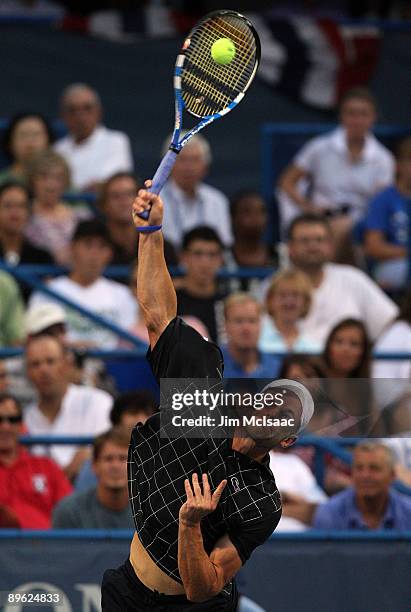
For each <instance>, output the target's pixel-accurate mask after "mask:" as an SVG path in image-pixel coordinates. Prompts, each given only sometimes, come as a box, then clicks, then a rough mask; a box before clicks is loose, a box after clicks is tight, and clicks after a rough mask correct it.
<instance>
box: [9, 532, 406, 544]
mask: <svg viewBox="0 0 411 612" xmlns="http://www.w3.org/2000/svg"><path fill="white" fill-rule="evenodd" d="M133 535H134V531H133V530H131V529H118V530H112V529H53V530H49V531H46V530H44V531H41V530H39V529H0V540H14V539H19V540H31V539H39V540H91V541H92V540H107V541H110V540H126V541H130V540H131V539H132V537H133ZM270 540H286V541H287V540H290V541H291V540H292V541H295V540H297V541H307V542H324V541H329V540H332V541H334V542H340V541H341V542H364V541H373V542H375V541H387V542H392V541H395V542H409V541H411V531H408V530H407V531H400V530H392V531H391V530H390V531H354V530H353V531H344V530H341V531H328V530H326V531H319V530H316V529H312V530H309V531H303V532H298V533H276V532H274V533H273V534H272V535H271V536H270Z"/></svg>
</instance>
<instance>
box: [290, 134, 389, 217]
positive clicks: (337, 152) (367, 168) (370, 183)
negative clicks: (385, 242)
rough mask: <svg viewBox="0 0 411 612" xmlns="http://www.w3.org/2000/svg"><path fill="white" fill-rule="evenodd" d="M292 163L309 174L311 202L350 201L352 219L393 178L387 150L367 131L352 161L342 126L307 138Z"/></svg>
mask: <svg viewBox="0 0 411 612" xmlns="http://www.w3.org/2000/svg"><path fill="white" fill-rule="evenodd" d="M293 163H294V165H296V166H297V167H298V168H301V169H302V170H304V171H305V172H306V173H307V174H308V175H309V176H310V177H311V182H312V192H311V195H310V200H311V201H312V202H313V203H314V204H315V205H317V206H319V207H325V208H338V207H339V206H342V205H344V204H350V205H351V206H352V207H353V209H354V210H353V211H352V212H351V216H352V217H353V218H354V219H355V220H359V219H360V218H362V217H363V216H364V214H365V212H366V209H367V205H368V201H369V199H370V198H371V197H372V196H373V195H374V194H375V193H377V192H378V191H381V190H382V189H383V188H384V187H386V186H387V185H390V184H391V183H392V182H393V180H394V169H395V162H394V158H393V156H392V154H391V153H390V151H389V150H388V149H387V148H386V147H384V145H382V144H381V143H380V142H379V141H378V140H377V139H376V138H375V136H373V134H371V133H370V134H368V136H367V137H366V140H365V145H364V148H363V151H362V154H361V157H360V159H359V160H358V161H356V162H353V161H352V159H351V158H350V154H349V151H348V147H347V141H346V134H345V130H344V128H342V127H338V128H337V129H335V130H333V131H332V132H329V133H328V134H325V135H323V136H317V137H316V138H313V139H312V140H310V141H309V142H308V143H307V144H306V145H305V146H304V147H303V148H302V149H301V150H300V151H299V153H298V154H297V155H296V157H295V158H294V162H293ZM299 212H300V213H301V209H299Z"/></svg>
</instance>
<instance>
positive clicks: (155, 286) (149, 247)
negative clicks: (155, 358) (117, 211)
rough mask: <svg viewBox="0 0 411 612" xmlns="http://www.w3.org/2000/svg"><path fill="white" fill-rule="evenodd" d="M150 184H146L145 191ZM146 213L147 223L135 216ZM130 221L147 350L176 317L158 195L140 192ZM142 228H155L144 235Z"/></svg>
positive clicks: (160, 203) (145, 191)
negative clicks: (135, 244) (134, 232)
mask: <svg viewBox="0 0 411 612" xmlns="http://www.w3.org/2000/svg"><path fill="white" fill-rule="evenodd" d="M150 185H151V182H150V181H146V187H150ZM144 211H149V212H150V214H149V217H148V219H146V220H145V219H142V218H141V217H140V216H139V215H140V214H141V213H143V212H144ZM133 221H134V224H135V226H136V229H137V230H138V231H140V239H139V247H138V268H137V299H138V303H139V306H140V308H141V312H142V315H143V318H144V323H145V325H146V327H147V330H148V335H149V338H150V346H151V348H153V347H154V345H155V344H156V342H157V340H158V339H159V337H160V336H161V334H162V333H163V331H164V329H165V328H166V327H167V325H168V324H169V323H170V321H172V319H174V317H175V316H176V314H177V298H176V292H175V290H174V286H173V282H172V280H171V277H170V274H169V272H168V269H167V265H166V262H165V259H164V239H163V234H162V232H161V224H162V221H163V202H162V200H161V198H160V197H159V196H158V195H155V194H153V193H150V192H149V191H147V190H146V189H140V191H139V192H138V194H137V197H136V199H135V200H134V203H133ZM144 228H152V229H153V228H158V229H154V231H152V230H150V231H149V232H146V231H144Z"/></svg>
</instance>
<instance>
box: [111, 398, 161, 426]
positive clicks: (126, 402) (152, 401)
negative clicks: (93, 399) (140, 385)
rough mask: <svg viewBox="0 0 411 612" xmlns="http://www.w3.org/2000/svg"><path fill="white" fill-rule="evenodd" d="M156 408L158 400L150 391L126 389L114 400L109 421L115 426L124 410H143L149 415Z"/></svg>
mask: <svg viewBox="0 0 411 612" xmlns="http://www.w3.org/2000/svg"><path fill="white" fill-rule="evenodd" d="M157 410H158V402H157V400H156V398H155V397H154V395H153V394H152V393H151V391H148V390H147V389H141V390H138V391H127V392H125V393H122V394H121V395H119V396H118V397H117V398H116V399H115V400H114V403H113V407H112V408H111V412H110V421H111V422H112V424H113V426H115V425H119V424H120V421H121V417H122V416H123V414H125V413H126V412H129V413H137V412H144V414H146V415H147V416H148V417H149V416H151V415H152V414H154V413H155V412H157Z"/></svg>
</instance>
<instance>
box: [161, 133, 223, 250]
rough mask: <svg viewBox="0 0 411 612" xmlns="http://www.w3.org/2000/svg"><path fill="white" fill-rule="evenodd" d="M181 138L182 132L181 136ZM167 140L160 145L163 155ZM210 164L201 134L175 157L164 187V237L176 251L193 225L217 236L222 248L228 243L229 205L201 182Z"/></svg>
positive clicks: (209, 155)
mask: <svg viewBox="0 0 411 612" xmlns="http://www.w3.org/2000/svg"><path fill="white" fill-rule="evenodd" d="M182 134H184V132H183V133H182ZM170 140H171V137H168V138H167V140H166V141H165V143H164V145H163V151H164V153H166V152H167V149H168V146H169V144H170ZM210 164H211V148H210V145H209V143H208V141H207V140H206V139H205V138H204V136H203V135H202V134H196V135H195V136H193V137H192V138H190V140H189V141H188V142H187V144H186V145H185V146H184V148H183V149H182V150H181V151H180V153H179V154H178V156H177V159H176V162H175V164H174V168H173V170H172V172H171V176H170V178H169V180H168V181H167V183H166V185H165V186H164V188H163V190H162V192H161V197H162V199H163V201H164V237H165V238H166V239H167V240H169V241H170V242H171V243H173V244H174V246H175V247H177V248H178V247H180V246H181V242H182V238H183V235H184V234H185V233H186V232H188V231H189V230H191V229H193V227H196V226H197V225H207V226H208V227H212V228H213V229H215V231H216V232H217V233H218V235H219V237H220V239H221V241H222V242H223V243H224V245H225V246H230V245H231V243H232V233H231V219H230V208H229V202H228V199H227V198H226V196H225V195H224V194H223V193H222V192H221V191H219V190H218V189H216V188H215V187H212V186H211V185H207V184H206V183H204V182H203V179H204V178H205V176H206V174H207V172H208V169H209V166H210Z"/></svg>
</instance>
